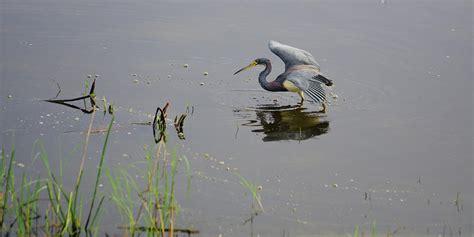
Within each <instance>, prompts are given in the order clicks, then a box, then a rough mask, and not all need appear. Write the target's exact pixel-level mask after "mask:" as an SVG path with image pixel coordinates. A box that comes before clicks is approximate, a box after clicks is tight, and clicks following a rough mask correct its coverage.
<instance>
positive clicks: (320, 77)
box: [315, 74, 332, 86]
mask: <svg viewBox="0 0 474 237" xmlns="http://www.w3.org/2000/svg"><path fill="white" fill-rule="evenodd" d="M315 79H317V80H319V81H321V82H322V83H324V85H326V86H332V80H330V79H328V78H326V77H325V76H323V75H321V74H319V75H317V76H316V78H315Z"/></svg>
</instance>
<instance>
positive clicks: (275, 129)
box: [243, 108, 329, 142]
mask: <svg viewBox="0 0 474 237" xmlns="http://www.w3.org/2000/svg"><path fill="white" fill-rule="evenodd" d="M304 110H305V109H303V108H298V109H292V110H256V111H255V113H256V117H257V119H256V120H255V119H252V120H248V122H247V123H245V124H243V125H244V126H251V127H258V128H256V129H253V130H252V132H255V133H263V134H265V137H263V139H262V140H263V141H264V142H271V141H281V140H297V141H301V140H306V139H309V138H313V137H317V136H320V135H322V134H326V133H327V132H328V131H329V121H326V120H323V117H321V115H320V114H319V113H317V112H305V111H304Z"/></svg>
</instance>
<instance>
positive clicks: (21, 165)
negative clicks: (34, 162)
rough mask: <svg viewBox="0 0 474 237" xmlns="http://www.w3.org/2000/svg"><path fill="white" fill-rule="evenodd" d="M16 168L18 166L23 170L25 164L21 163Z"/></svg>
mask: <svg viewBox="0 0 474 237" xmlns="http://www.w3.org/2000/svg"><path fill="white" fill-rule="evenodd" d="M16 166H18V167H20V168H25V164H23V163H17V164H16Z"/></svg>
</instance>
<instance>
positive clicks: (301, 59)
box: [234, 40, 333, 113]
mask: <svg viewBox="0 0 474 237" xmlns="http://www.w3.org/2000/svg"><path fill="white" fill-rule="evenodd" d="M268 48H269V49H270V51H272V52H273V53H274V54H276V55H277V56H278V57H280V58H281V60H282V61H283V62H284V63H285V72H283V73H282V74H280V75H278V77H277V78H276V79H275V80H273V81H267V76H268V75H269V74H270V72H271V71H272V64H271V62H270V60H269V59H267V58H257V59H255V60H253V61H252V62H251V63H250V64H249V65H248V66H245V67H243V68H241V69H239V70H238V71H236V72H235V73H234V75H235V74H237V73H239V72H242V71H244V70H247V69H250V68H253V67H255V66H257V65H263V66H265V69H264V70H263V71H262V72H260V75H259V76H258V82H259V83H260V85H261V86H262V88H263V89H265V90H267V91H277V92H278V91H281V92H284V91H286V92H295V93H297V94H298V95H299V96H300V98H301V101H300V102H299V103H298V107H301V106H303V102H304V101H305V95H307V96H308V97H309V98H311V99H312V100H313V101H314V102H317V103H320V104H321V105H322V106H323V110H322V112H323V113H325V112H326V102H327V100H326V92H325V90H324V88H323V85H325V86H332V85H333V83H332V80H330V79H328V78H326V77H325V76H324V75H322V74H321V72H320V67H319V64H318V62H317V61H316V59H314V57H313V55H311V54H310V53H308V52H306V51H305V50H302V49H298V48H295V47H292V46H289V45H285V44H282V43H279V42H277V41H273V40H272V41H270V42H269V43H268Z"/></svg>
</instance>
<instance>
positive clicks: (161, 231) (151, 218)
mask: <svg viewBox="0 0 474 237" xmlns="http://www.w3.org/2000/svg"><path fill="white" fill-rule="evenodd" d="M155 149H156V150H155ZM167 154H168V151H167V149H166V143H165V142H164V140H161V141H160V142H159V143H158V145H157V146H155V147H152V148H151V149H150V150H147V151H146V154H145V161H146V171H143V170H141V169H138V168H137V167H136V166H135V165H130V166H129V167H127V168H126V169H121V170H120V169H119V170H116V171H115V172H114V173H112V172H111V171H110V170H107V171H106V175H107V177H108V179H109V183H110V187H111V194H110V197H111V200H112V201H113V202H114V203H115V205H116V207H117V209H118V211H119V212H120V215H121V217H122V222H126V223H128V225H127V226H121V227H122V228H125V229H128V230H129V231H130V234H131V235H134V234H135V232H136V231H147V232H150V233H154V235H158V236H165V235H166V233H167V234H168V236H173V235H174V234H173V233H176V232H186V233H195V232H196V231H194V230H187V229H177V228H176V217H177V215H178V213H179V211H180V208H179V205H178V203H177V201H176V194H175V184H176V173H177V165H178V155H177V151H176V149H173V150H172V151H170V154H169V155H167ZM183 159H186V157H183ZM186 163H187V164H188V162H187V161H186ZM131 171H137V172H139V174H140V175H138V176H143V177H144V178H145V184H140V183H138V182H137V181H136V179H135V177H133V176H131V175H130V173H131ZM188 185H189V182H188Z"/></svg>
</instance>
